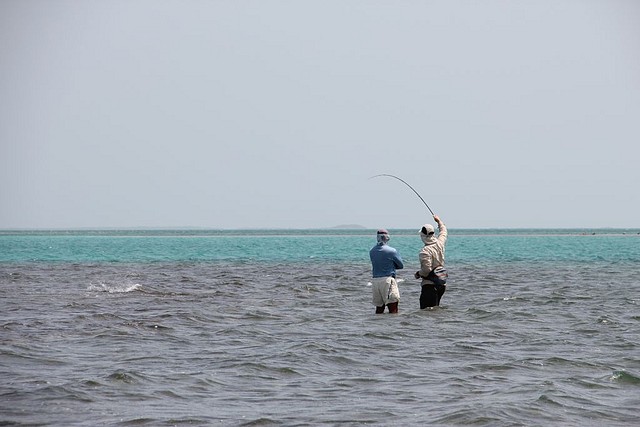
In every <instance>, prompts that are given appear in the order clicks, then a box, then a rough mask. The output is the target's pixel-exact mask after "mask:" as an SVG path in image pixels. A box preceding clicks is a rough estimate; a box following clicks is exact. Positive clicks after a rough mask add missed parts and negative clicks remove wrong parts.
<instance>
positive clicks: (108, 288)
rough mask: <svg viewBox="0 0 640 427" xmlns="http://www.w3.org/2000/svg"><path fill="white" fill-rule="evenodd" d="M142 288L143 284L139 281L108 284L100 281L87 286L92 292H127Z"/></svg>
mask: <svg viewBox="0 0 640 427" xmlns="http://www.w3.org/2000/svg"><path fill="white" fill-rule="evenodd" d="M141 288H142V285H140V284H139V283H133V284H130V283H126V284H108V283H98V284H93V283H91V284H89V287H88V288H87V290H88V291H92V292H108V293H110V294H117V293H127V292H133V291H137V290H139V289H141Z"/></svg>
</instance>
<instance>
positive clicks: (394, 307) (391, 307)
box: [376, 302, 398, 314]
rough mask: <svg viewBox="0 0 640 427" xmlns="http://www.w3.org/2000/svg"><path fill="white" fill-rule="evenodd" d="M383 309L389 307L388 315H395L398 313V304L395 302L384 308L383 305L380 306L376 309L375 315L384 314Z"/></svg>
mask: <svg viewBox="0 0 640 427" xmlns="http://www.w3.org/2000/svg"><path fill="white" fill-rule="evenodd" d="M385 307H389V313H397V312H398V303H397V302H390V303H389V304H387V305H386V306H385V305H381V306H379V307H376V314H382V313H384V308H385Z"/></svg>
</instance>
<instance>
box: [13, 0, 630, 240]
mask: <svg viewBox="0 0 640 427" xmlns="http://www.w3.org/2000/svg"><path fill="white" fill-rule="evenodd" d="M0 144H1V146H0V228H76V227H210V228H283V227H284V228H315V227H332V226H336V225H341V224H360V225H362V226H365V227H370V228H377V227H387V228H414V227H418V226H420V225H421V224H422V223H424V222H426V221H427V220H430V215H429V214H428V211H427V209H426V208H425V206H424V205H423V204H422V202H421V201H420V200H419V199H418V197H416V195H415V194H414V193H413V192H412V191H411V190H410V189H409V188H407V187H406V186H404V185H403V184H402V183H401V182H399V181H396V180H394V179H390V178H374V179H369V178H370V177H371V176H372V175H375V174H380V173H389V174H395V175H398V176H399V177H401V178H403V179H404V180H406V181H407V182H409V183H410V184H411V185H412V186H413V187H414V188H415V189H416V190H417V191H418V192H419V193H420V194H421V195H422V196H423V198H424V199H425V200H426V201H427V203H428V204H429V206H430V207H431V208H432V209H433V210H434V211H435V212H436V213H437V214H439V215H440V216H441V217H442V218H443V220H445V222H446V223H447V225H448V226H449V227H450V228H473V227H504V228H512V227H640V189H639V188H638V184H639V183H640V165H639V158H640V156H639V154H640V148H639V145H640V2H639V1H634V0H629V1H616V0H601V1H597V0H575V1H570V0H569V1H562V0H548V1H547V0H531V1H491V0H488V1H471V0H468V1H455V0H443V1H429V0H422V1H404V0H401V1H397V0H393V1H392V0H388V1H375V0H338V1H331V0H318V1H312V0H309V1H304V0H302V1H299V0H290V1H272V0H255V1H242V0H228V1H188V0H187V1H185V0H180V1H178V0H176V1H163V0H149V1H142V0H139V1H136V0H133V1H128V0H127V1H124V0H123V1H117V0H109V1H107V0H105V1H84V0H78V1H63V0H56V1H29V0H26V1H25V0H0Z"/></svg>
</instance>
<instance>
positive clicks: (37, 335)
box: [0, 232, 640, 426]
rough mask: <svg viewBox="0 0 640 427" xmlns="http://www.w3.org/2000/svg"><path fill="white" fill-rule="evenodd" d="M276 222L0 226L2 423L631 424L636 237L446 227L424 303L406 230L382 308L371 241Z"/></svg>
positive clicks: (635, 404)
mask: <svg viewBox="0 0 640 427" xmlns="http://www.w3.org/2000/svg"><path fill="white" fill-rule="evenodd" d="M285 234H286V235H284V236H272V235H269V234H268V233H267V235H261V236H259V237H256V236H255V235H254V236H253V237H251V233H249V237H247V236H244V235H239V236H233V235H232V236H227V235H224V236H217V235H216V236H204V237H203V236H201V235H199V236H196V237H193V236H192V237H184V236H182V237H176V236H175V235H169V236H164V235H153V236H147V235H144V236H128V237H122V236H120V235H118V236H113V235H107V236H87V235H86V234H83V233H80V235H71V236H62V237H61V236H60V235H59V233H54V235H53V236H51V235H49V234H44V235H43V234H35V235H24V234H20V235H15V234H7V235H4V236H0V249H1V250H2V255H1V256H2V257H3V259H4V261H2V262H0V308H1V314H0V326H1V328H2V329H1V330H0V334H1V342H0V424H7V425H13V424H17V425H20V424H23V425H64V426H73V425H119V426H143V425H149V426H156V425H233V426H235V425H317V424H328V425H338V424H345V425H360V424H370V425H487V426H516V425H532V426H536V425H540V426H546V425H570V426H574V425H575V426H584V425H593V426H600V425H607V426H617V425H637V424H638V419H640V309H639V307H638V301H639V300H640V284H639V282H640V271H639V268H638V267H640V256H639V254H640V246H639V245H640V238H638V237H634V236H633V235H621V234H614V235H605V236H580V235H576V234H575V233H574V234H569V235H562V234H560V235H557V234H554V235H552V236H547V237H548V238H540V237H539V236H537V235H535V236H533V237H532V236H531V235H530V234H524V235H523V234H513V235H512V234H509V233H507V234H506V235H503V234H499V235H496V234H495V233H491V234H486V233H485V234H483V233H481V232H480V233H475V234H474V233H467V234H462V233H461V234H458V235H456V233H455V232H452V233H451V238H450V241H449V245H448V249H447V250H448V261H449V263H448V266H449V270H450V273H451V276H450V282H451V283H450V285H449V287H448V290H447V293H446V294H445V296H444V300H443V306H442V307H441V308H439V309H434V310H425V311H421V310H419V309H418V296H419V285H418V284H417V282H416V281H414V280H412V279H410V275H411V273H412V272H413V271H414V270H415V268H417V255H416V254H417V249H419V247H416V246H415V245H417V244H419V242H418V241H417V240H418V237H417V236H415V235H413V234H412V233H407V234H406V235H402V233H398V235H396V236H395V237H392V239H395V240H392V242H391V243H395V246H396V247H398V248H399V249H400V250H401V253H402V255H403V257H404V258H405V261H406V263H407V264H408V268H407V270H406V272H405V273H404V277H405V278H406V279H407V280H406V281H405V282H404V283H401V293H402V301H401V303H400V314H399V315H388V314H385V315H378V316H375V315H374V314H373V306H372V305H371V304H370V302H369V300H370V288H368V287H367V285H366V283H367V281H368V280H369V264H368V260H367V252H368V249H369V246H370V245H372V244H373V240H372V238H371V237H370V236H368V235H362V234H360V233H355V234H353V235H351V234H344V235H343V234H340V233H337V235H334V234H331V235H330V236H327V235H320V236H317V235H302V236H301V235H300V233H295V232H289V233H285ZM92 239H93V240H92ZM96 239H97V240H96ZM101 239H102V240H101ZM140 239H142V240H140ZM167 239H168V240H167ZM172 239H173V240H172ZM194 239H197V240H194ZM225 239H229V240H225ZM262 239H264V241H263V240H262ZM221 240H222V241H224V242H225V245H223V246H220V241H221ZM550 241H551V242H552V244H549V242H550ZM96 242H98V243H96ZM234 245H235V246H234ZM243 245H244V246H245V251H243V250H242V246H243ZM132 246H133V247H134V248H137V249H136V250H132V249H131V247H132ZM96 247H98V248H100V251H99V254H97V255H96ZM124 247H127V248H129V249H130V250H131V251H132V252H131V253H130V254H128V255H126V256H123V255H122V253H123V251H124ZM211 247H214V248H215V249H211ZM62 248H64V249H62ZM91 248H93V249H91ZM197 248H200V249H197ZM207 248H208V249H207ZM225 248H231V249H228V250H226V252H225ZM312 248H322V250H321V251H319V252H317V253H316V252H314V251H313V249H312ZM260 250H270V251H271V252H270V253H269V255H268V256H265V259H266V260H260V259H259V253H260ZM138 251H141V252H138ZM207 251H209V252H207ZM233 251H237V255H233V256H231V255H229V253H236V252H233ZM61 252H63V253H68V254H72V255H64V256H60V255H59V254H60V253H61ZM219 252H222V253H226V254H227V255H225V256H218V257H217V258H216V255H215V254H218V253H219ZM149 253H153V254H155V255H154V256H153V257H148V254H149ZM203 253H204V254H209V256H208V257H209V258H211V259H212V260H205V259H199V258H198V256H202V254H203ZM358 253H360V254H361V256H360V257H358V256H357V255H356V254H358ZM52 254H54V255H52ZM55 254H58V255H55ZM73 254H75V255H73ZM136 254H137V255H136ZM144 254H147V255H144ZM178 254H182V256H179V255H178ZM198 254H200V255H198ZM242 254H251V256H243V255H242ZM274 254H275V255H274ZM277 254H281V256H280V257H279V256H277ZM293 254H297V256H298V257H299V258H298V257H296V256H294V255H293ZM303 254H304V255H303ZM341 254H344V256H342V257H341ZM554 254H555V255H556V256H555V257H554ZM145 256H147V257H148V259H145ZM56 257H57V258H56ZM92 257H93V258H92ZM101 257H104V258H107V259H103V258H101ZM51 258H56V259H51ZM194 258H195V259H194ZM203 258H204V256H203ZM554 258H557V259H558V261H557V262H554ZM131 259H135V261H127V260H131ZM292 260H293V261H292Z"/></svg>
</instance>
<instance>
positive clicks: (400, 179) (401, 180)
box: [369, 173, 435, 215]
mask: <svg viewBox="0 0 640 427" xmlns="http://www.w3.org/2000/svg"><path fill="white" fill-rule="evenodd" d="M379 176H388V177H391V178H395V179H397V180H398V181H400V182H402V183H403V184H404V185H406V186H407V187H409V188H410V189H411V190H412V191H413V192H414V193H416V196H418V197H420V200H422V203H424V205H425V206H426V207H427V209H429V212H431V215H435V214H434V213H433V211H432V210H431V208H430V207H429V205H428V204H427V202H425V201H424V199H423V198H422V196H421V195H420V194H418V192H417V191H416V190H415V189H414V188H413V187H412V186H410V185H409V183H408V182H407V181H405V180H404V179H402V178H398V177H397V176H395V175H390V174H387V173H381V174H380V175H374V176H372V177H371V178H377V177H379ZM371 178H369V179H371Z"/></svg>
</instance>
